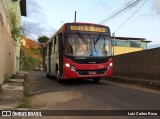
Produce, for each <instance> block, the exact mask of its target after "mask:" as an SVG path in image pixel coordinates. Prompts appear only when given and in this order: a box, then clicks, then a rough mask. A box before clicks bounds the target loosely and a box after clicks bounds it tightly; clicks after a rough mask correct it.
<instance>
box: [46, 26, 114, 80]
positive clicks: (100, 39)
mask: <svg viewBox="0 0 160 119" xmlns="http://www.w3.org/2000/svg"><path fill="white" fill-rule="evenodd" d="M58 34H61V39H59V41H58V43H59V48H58V54H57V55H58V57H57V58H56V57H55V60H58V61H56V62H57V63H55V65H52V64H53V63H50V65H51V66H50V67H52V68H55V72H52V73H51V74H50V75H55V76H56V77H57V80H58V82H61V81H62V80H67V79H78V78H86V79H93V81H94V82H97V83H98V82H99V80H100V79H101V77H110V76H111V75H112V58H111V55H112V46H111V34H110V29H109V27H107V26H102V25H97V24H88V23H66V24H65V25H64V26H62V28H61V30H59V33H57V35H58ZM55 37H56V35H55ZM52 39H53V40H54V38H52ZM50 58H51V57H50ZM53 60H54V59H52V60H51V62H52V61H53ZM47 65H49V64H47ZM56 67H57V68H56Z"/></svg>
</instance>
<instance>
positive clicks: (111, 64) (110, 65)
mask: <svg viewBox="0 0 160 119" xmlns="http://www.w3.org/2000/svg"><path fill="white" fill-rule="evenodd" d="M112 66H113V63H112V62H111V63H110V64H109V66H108V67H107V70H109V69H110V68H111V67H112Z"/></svg>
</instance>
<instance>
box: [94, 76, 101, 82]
mask: <svg viewBox="0 0 160 119" xmlns="http://www.w3.org/2000/svg"><path fill="white" fill-rule="evenodd" d="M100 79H101V78H99V77H98V78H93V83H99V81H100Z"/></svg>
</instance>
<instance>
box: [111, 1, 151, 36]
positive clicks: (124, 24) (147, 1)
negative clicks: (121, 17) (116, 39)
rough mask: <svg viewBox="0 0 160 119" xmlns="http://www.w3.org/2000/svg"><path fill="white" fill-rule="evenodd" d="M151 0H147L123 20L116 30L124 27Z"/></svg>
mask: <svg viewBox="0 0 160 119" xmlns="http://www.w3.org/2000/svg"><path fill="white" fill-rule="evenodd" d="M148 1H149V0H145V1H144V3H143V4H142V5H141V6H140V7H139V8H138V9H137V10H136V11H134V13H133V14H132V15H131V16H130V17H129V18H128V19H127V20H126V21H125V22H123V23H122V24H121V25H120V26H119V27H118V28H117V29H116V30H115V32H117V31H118V30H119V29H120V28H121V27H123V26H124V25H125V24H126V23H127V22H128V21H129V20H130V19H131V18H132V17H133V16H134V15H135V14H136V13H137V12H138V11H139V10H140V9H141V8H142V7H143V6H144V5H145V4H146V3H147V2H148ZM115 32H114V33H115Z"/></svg>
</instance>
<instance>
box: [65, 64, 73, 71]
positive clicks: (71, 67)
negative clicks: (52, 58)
mask: <svg viewBox="0 0 160 119" xmlns="http://www.w3.org/2000/svg"><path fill="white" fill-rule="evenodd" d="M65 66H66V67H68V68H70V69H71V70H72V71H76V69H75V68H74V66H72V65H70V64H69V63H65Z"/></svg>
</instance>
